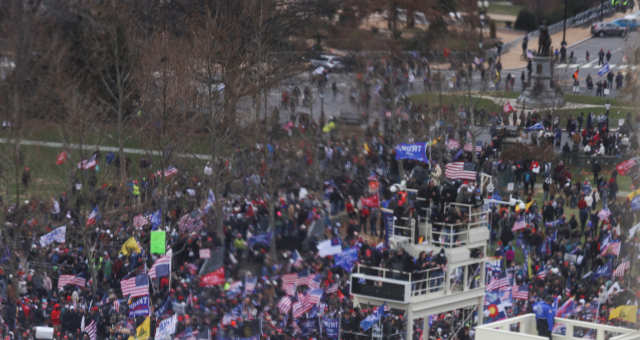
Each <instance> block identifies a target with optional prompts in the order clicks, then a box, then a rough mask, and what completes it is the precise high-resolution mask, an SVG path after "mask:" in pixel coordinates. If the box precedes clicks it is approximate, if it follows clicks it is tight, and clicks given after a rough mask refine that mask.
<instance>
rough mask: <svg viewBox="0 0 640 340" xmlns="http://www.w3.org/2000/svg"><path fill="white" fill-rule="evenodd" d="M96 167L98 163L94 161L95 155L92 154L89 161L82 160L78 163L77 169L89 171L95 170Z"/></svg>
mask: <svg viewBox="0 0 640 340" xmlns="http://www.w3.org/2000/svg"><path fill="white" fill-rule="evenodd" d="M96 165H98V161H96V154H95V153H94V154H93V155H92V156H91V157H89V159H85V160H82V161H81V162H78V169H82V170H89V169H92V168H95V167H96Z"/></svg>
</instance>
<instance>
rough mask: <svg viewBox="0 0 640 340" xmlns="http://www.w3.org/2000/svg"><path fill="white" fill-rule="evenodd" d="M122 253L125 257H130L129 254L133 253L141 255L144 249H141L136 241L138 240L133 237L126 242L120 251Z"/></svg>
mask: <svg viewBox="0 0 640 340" xmlns="http://www.w3.org/2000/svg"><path fill="white" fill-rule="evenodd" d="M120 252H121V253H122V255H124V256H129V254H131V253H136V254H140V253H141V252H142V249H140V245H139V244H138V241H136V239H135V238H134V237H133V236H131V237H129V239H128V240H127V241H125V242H124V244H122V248H121V249H120Z"/></svg>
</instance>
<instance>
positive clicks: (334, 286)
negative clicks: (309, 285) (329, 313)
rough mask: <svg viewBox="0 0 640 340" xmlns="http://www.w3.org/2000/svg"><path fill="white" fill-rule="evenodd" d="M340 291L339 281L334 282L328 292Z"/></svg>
mask: <svg viewBox="0 0 640 340" xmlns="http://www.w3.org/2000/svg"><path fill="white" fill-rule="evenodd" d="M337 291H338V283H337V282H336V283H334V284H332V285H331V286H329V287H328V288H327V294H333V293H335V292H337Z"/></svg>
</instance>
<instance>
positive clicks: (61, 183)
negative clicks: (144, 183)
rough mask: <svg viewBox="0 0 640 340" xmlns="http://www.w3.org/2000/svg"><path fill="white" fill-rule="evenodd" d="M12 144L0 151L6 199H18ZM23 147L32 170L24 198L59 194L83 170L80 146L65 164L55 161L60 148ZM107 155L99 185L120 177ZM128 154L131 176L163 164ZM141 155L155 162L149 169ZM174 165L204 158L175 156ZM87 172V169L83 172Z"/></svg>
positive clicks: (0, 191) (192, 165)
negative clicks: (143, 163) (142, 167)
mask: <svg viewBox="0 0 640 340" xmlns="http://www.w3.org/2000/svg"><path fill="white" fill-rule="evenodd" d="M13 148H14V147H13V145H9V144H0V152H2V155H4V157H3V159H2V160H3V161H4V162H3V164H4V166H3V167H2V170H3V173H2V175H3V176H0V196H2V199H3V200H4V201H5V202H7V201H8V202H15V199H16V188H17V186H16V172H15V167H14V166H13V164H14V163H13V161H12V159H11V157H12V155H13V150H14V149H13ZM21 149H22V151H23V155H24V156H23V157H24V160H23V164H24V167H28V168H29V170H30V173H31V181H30V184H29V186H28V187H27V188H26V189H25V188H22V184H21V185H20V186H21V189H20V191H21V192H20V197H21V200H25V199H30V198H39V199H48V198H49V197H51V196H53V195H55V196H58V195H60V194H61V193H63V192H65V191H68V190H70V186H71V183H72V178H73V174H74V172H75V173H76V174H77V175H78V176H79V175H81V174H82V173H83V172H80V171H78V170H76V166H77V163H78V162H79V161H80V159H82V155H81V154H80V152H79V150H71V155H70V158H69V159H68V160H67V161H66V162H65V163H64V164H62V165H56V157H57V156H58V154H59V153H60V150H59V149H57V148H50V147H42V146H31V145H29V146H22V147H21ZM90 154H91V152H89V151H87V152H86V156H85V157H87V156H88V155H90ZM105 155H106V153H105V152H103V153H102V154H101V157H100V158H99V159H98V171H97V179H98V181H97V185H102V184H105V183H106V184H114V183H118V181H119V169H118V168H117V167H116V166H115V165H114V164H107V163H106V160H105ZM127 157H128V158H129V160H130V161H131V163H130V165H129V167H128V172H127V178H128V179H135V178H142V177H144V176H147V175H148V174H149V173H150V172H155V171H157V170H159V169H160V168H161V165H160V164H161V162H160V158H159V157H155V156H154V157H149V156H144V155H135V154H127ZM141 158H146V159H150V160H151V162H152V165H151V166H150V167H149V168H147V169H141V168H140V167H139V164H140V159H141ZM172 165H175V166H176V167H177V168H178V169H196V168H201V167H202V166H203V161H201V160H196V159H190V158H178V159H175V162H172ZM22 169H23V167H20V168H19V171H18V174H17V180H18V181H20V180H21V177H22ZM76 171H78V172H76ZM87 173H88V172H84V174H87Z"/></svg>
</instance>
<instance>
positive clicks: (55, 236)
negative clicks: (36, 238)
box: [40, 225, 67, 247]
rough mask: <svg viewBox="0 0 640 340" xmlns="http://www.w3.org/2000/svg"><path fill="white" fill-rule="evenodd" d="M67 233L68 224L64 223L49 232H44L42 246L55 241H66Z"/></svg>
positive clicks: (41, 240) (41, 239)
mask: <svg viewBox="0 0 640 340" xmlns="http://www.w3.org/2000/svg"><path fill="white" fill-rule="evenodd" d="M66 235H67V226H66V225H63V226H62V227H58V228H56V229H54V230H52V231H51V232H50V233H48V234H44V235H42V236H41V237H40V246H42V247H46V246H48V245H50V244H51V243H53V242H58V243H64V242H65V237H66Z"/></svg>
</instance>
